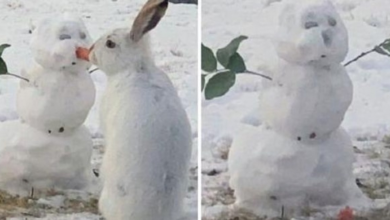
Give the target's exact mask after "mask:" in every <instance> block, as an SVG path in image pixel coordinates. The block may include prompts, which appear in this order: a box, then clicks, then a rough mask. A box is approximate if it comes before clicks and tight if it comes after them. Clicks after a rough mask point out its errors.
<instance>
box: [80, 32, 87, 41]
mask: <svg viewBox="0 0 390 220" xmlns="http://www.w3.org/2000/svg"><path fill="white" fill-rule="evenodd" d="M80 38H81V39H83V40H84V39H85V38H87V35H86V34H85V33H84V32H80Z"/></svg>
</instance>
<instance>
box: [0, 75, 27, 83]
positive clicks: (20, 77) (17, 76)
mask: <svg viewBox="0 0 390 220" xmlns="http://www.w3.org/2000/svg"><path fill="white" fill-rule="evenodd" d="M4 75H9V76H14V77H16V78H19V79H22V80H25V81H26V82H30V80H28V79H27V78H24V77H22V76H19V75H16V74H12V73H6V74H4Z"/></svg>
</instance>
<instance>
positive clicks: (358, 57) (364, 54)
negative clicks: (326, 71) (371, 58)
mask: <svg viewBox="0 0 390 220" xmlns="http://www.w3.org/2000/svg"><path fill="white" fill-rule="evenodd" d="M375 50H376V47H374V49H372V50H369V51H366V52H363V53H361V54H360V55H359V56H357V57H355V58H354V59H352V60H350V61H348V62H347V63H346V64H344V66H345V67H347V66H348V65H349V64H351V63H353V62H356V61H358V60H359V59H360V58H362V57H364V56H366V55H368V54H370V53H372V52H375Z"/></svg>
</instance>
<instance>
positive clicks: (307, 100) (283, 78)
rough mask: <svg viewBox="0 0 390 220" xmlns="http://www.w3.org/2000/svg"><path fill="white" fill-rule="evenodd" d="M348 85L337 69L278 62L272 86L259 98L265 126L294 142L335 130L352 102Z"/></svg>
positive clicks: (342, 69)
mask: <svg viewBox="0 0 390 220" xmlns="http://www.w3.org/2000/svg"><path fill="white" fill-rule="evenodd" d="M352 95H353V88H352V82H351V80H350V78H349V76H348V75H347V73H346V71H345V69H344V67H342V66H341V65H332V66H326V67H321V68H315V67H311V66H300V65H291V64H288V63H285V62H283V61H282V64H281V65H280V67H279V71H278V74H277V75H276V76H275V78H274V81H273V82H272V86H270V87H269V88H267V89H266V90H265V91H264V92H263V93H262V95H261V102H260V103H261V108H262V112H261V113H262V115H263V120H264V123H265V124H266V125H268V126H269V127H271V128H273V129H274V130H275V131H277V132H280V133H281V134H284V135H286V136H288V137H291V138H293V139H296V140H302V141H303V140H305V139H315V138H321V137H322V136H327V135H329V133H330V132H332V131H334V130H335V129H337V128H338V127H339V126H340V124H341V122H342V120H343V118H344V115H345V112H346V111H347V109H348V107H349V105H350V104H351V101H352Z"/></svg>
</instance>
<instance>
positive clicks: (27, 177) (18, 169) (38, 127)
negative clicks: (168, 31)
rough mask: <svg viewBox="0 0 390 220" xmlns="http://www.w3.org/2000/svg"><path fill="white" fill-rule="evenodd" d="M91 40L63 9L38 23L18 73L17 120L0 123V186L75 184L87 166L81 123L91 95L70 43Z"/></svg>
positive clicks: (82, 182) (87, 174) (83, 181)
mask: <svg viewBox="0 0 390 220" xmlns="http://www.w3.org/2000/svg"><path fill="white" fill-rule="evenodd" d="M90 45H91V39H90V37H89V34H88V32H87V30H86V28H85V26H84V24H83V22H82V21H81V19H79V18H77V17H75V16H73V15H70V14H64V15H63V16H59V17H57V18H47V19H44V20H42V21H41V22H39V24H38V25H37V27H36V29H35V30H34V32H33V35H32V39H31V42H30V46H31V50H32V54H33V58H34V61H35V63H34V65H33V67H32V68H30V69H28V70H27V71H24V72H23V73H22V75H23V76H24V77H25V78H27V79H29V82H24V81H23V82H21V84H20V89H19V91H18V96H17V110H18V114H19V116H20V120H16V121H10V122H5V123H2V124H0V134H1V137H0V189H2V190H7V191H9V192H11V193H17V194H25V193H26V192H29V190H30V189H31V188H35V189H38V190H45V189H50V188H63V189H68V188H70V189H81V188H84V187H87V186H88V184H89V182H90V180H91V177H92V169H91V166H90V159H91V154H92V138H91V135H90V133H89V132H88V130H87V129H86V128H85V127H84V126H83V125H82V124H83V123H84V121H85V119H86V117H87V115H88V112H89V110H90V109H91V107H92V105H93V103H94V99H95V87H94V85H93V82H92V79H91V77H90V75H89V73H88V68H89V67H90V66H89V64H88V63H87V62H85V61H82V60H79V59H77V57H76V53H75V51H76V47H79V46H84V47H88V46H90Z"/></svg>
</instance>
